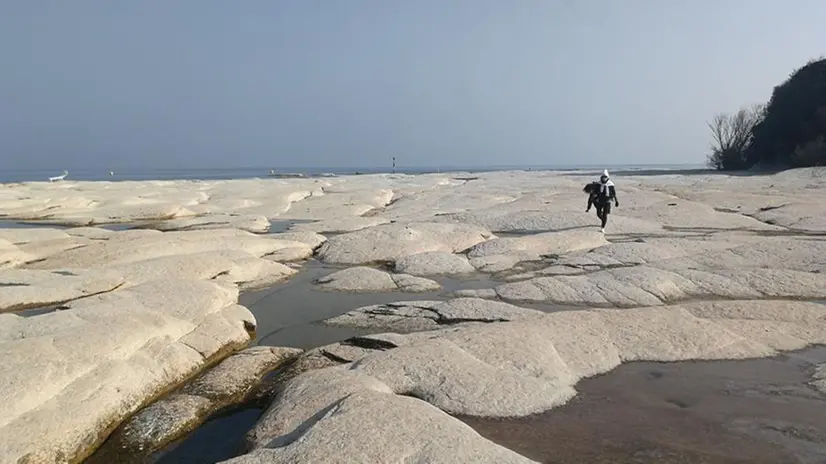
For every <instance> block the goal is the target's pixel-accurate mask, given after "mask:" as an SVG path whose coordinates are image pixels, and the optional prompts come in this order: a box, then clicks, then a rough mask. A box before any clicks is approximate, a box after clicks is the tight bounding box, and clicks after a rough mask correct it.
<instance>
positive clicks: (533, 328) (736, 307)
mask: <svg viewBox="0 0 826 464" xmlns="http://www.w3.org/2000/svg"><path fill="white" fill-rule="evenodd" d="M392 339H393V344H394V345H396V346H398V347H397V348H391V349H385V350H372V351H370V352H369V353H367V354H366V355H364V356H362V357H359V358H358V359H357V361H355V362H352V363H348V364H343V365H341V366H338V367H331V368H327V369H321V370H314V371H310V372H307V373H304V374H301V375H299V376H298V377H295V378H293V379H292V380H290V381H288V382H287V384H286V385H285V386H284V388H283V391H282V394H281V395H280V396H279V397H278V398H277V399H276V400H275V402H274V403H273V405H272V406H271V407H270V409H269V410H268V411H267V412H266V413H265V414H264V416H262V418H261V420H260V422H259V423H258V425H256V427H255V428H254V429H253V430H252V431H251V432H250V434H249V441H250V443H251V445H252V446H253V447H254V450H253V452H252V453H251V454H249V455H246V456H242V457H240V458H237V459H236V460H233V461H230V462H264V461H263V459H269V460H270V461H267V462H292V461H294V460H296V459H299V460H301V459H304V458H305V457H306V459H310V460H312V459H313V458H314V457H316V456H322V455H333V456H348V457H349V456H354V455H359V456H362V455H361V454H357V453H365V452H369V453H376V454H375V456H381V460H383V461H396V460H401V459H405V458H407V457H409V456H410V455H411V452H412V453H414V454H413V455H415V456H418V457H421V456H427V459H428V460H445V462H448V460H450V462H457V461H458V462H462V461H466V460H468V461H470V460H473V459H475V460H484V459H493V460H497V459H498V460H507V459H510V458H509V457H507V456H503V455H501V454H499V453H500V451H499V450H498V448H490V445H491V444H490V443H488V444H487V445H483V444H482V443H475V446H474V448H475V449H478V450H480V452H481V454H476V455H473V458H472V459H465V458H464V457H463V454H462V453H463V451H462V452H459V453H458V454H457V452H456V451H455V449H454V450H442V449H441V448H434V447H427V448H424V449H422V448H420V446H419V445H416V443H420V441H419V440H422V441H421V442H425V441H426V442H430V441H432V440H434V439H435V438H434V437H433V436H432V435H431V434H430V431H432V430H435V429H438V430H440V431H441V433H440V434H439V435H438V436H439V437H440V439H448V440H450V441H454V440H455V441H456V442H459V443H463V442H465V441H466V440H474V441H475V440H477V436H476V435H475V433H470V432H469V431H466V430H465V429H462V428H453V426H452V425H449V424H454V423H455V422H458V421H457V420H456V419H453V418H452V417H449V416H439V415H438V414H441V411H439V410H442V411H445V412H448V413H451V414H456V415H470V416H487V417H514V416H524V415H529V414H534V413H539V412H543V411H546V410H548V409H550V408H553V407H556V406H559V405H562V404H565V403H566V402H567V401H568V400H569V399H570V398H571V397H573V396H574V395H575V394H576V391H575V390H574V386H575V385H576V383H577V382H578V381H579V380H580V379H582V378H584V377H592V376H594V375H597V374H600V373H604V372H607V371H610V370H611V369H613V368H614V367H616V366H618V365H619V364H620V363H622V362H628V361H680V360H690V359H745V358H753V357H766V356H771V355H774V354H776V353H777V352H778V351H779V350H795V349H800V348H803V347H805V346H807V345H810V344H821V343H823V342H824V341H826V306H824V305H821V304H816V303H804V302H792V301H760V302H741V301H731V302H706V303H692V304H685V305H678V306H671V307H665V308H663V307H654V308H635V309H627V310H585V311H563V312H556V313H549V314H544V315H541V316H539V317H536V318H533V317H532V318H530V319H526V320H518V321H514V322H504V323H498V324H478V325H471V326H465V327H462V326H459V327H456V328H452V329H443V330H439V331H432V332H420V333H415V334H410V335H393V336H392ZM394 394H395V395H401V397H400V396H394ZM361 396H363V397H365V400H364V402H365V405H366V406H365V408H364V409H363V410H362V409H359V412H356V410H349V411H348V413H347V414H354V415H357V416H358V420H356V419H355V418H353V419H352V420H348V421H347V425H346V427H343V426H342V427H338V426H336V425H334V424H335V422H334V421H335V418H336V417H338V416H339V413H338V411H339V408H340V407H341V406H342V405H343V404H344V403H345V402H347V401H349V400H352V399H353V398H355V397H361ZM409 396H413V397H415V398H418V399H419V400H422V401H419V400H415V399H411V398H406V397H409ZM396 399H399V400H403V401H404V402H405V403H406V404H407V403H409V405H408V406H407V407H405V408H404V409H405V410H406V411H407V412H406V413H405V414H404V415H401V416H400V415H398V413H397V410H396V408H394V407H393V406H391V405H392V404H394V402H395V401H396ZM414 404H415V405H418V406H414ZM367 405H372V406H373V407H367ZM414 407H415V408H421V412H419V411H418V410H417V412H416V413H415V414H412V413H411V408H414ZM430 408H432V409H430ZM425 410H431V411H433V414H435V416H432V417H433V419H432V420H431V425H430V427H428V428H427V429H426V430H423V429H422V428H420V427H419V425H418V424H419V422H418V420H419V419H418V418H419V417H422V415H423V414H425V413H424V411H425ZM439 418H440V419H439ZM391 420H392V426H390V425H389V424H390V422H391ZM454 421H455V422H454ZM435 424H438V426H437V425H435ZM445 431H447V432H445ZM345 436H346V437H348V440H346V441H342V440H341V437H345ZM333 437H335V438H336V439H335V440H333ZM363 439H369V440H370V443H371V446H366V445H364V444H363V443H361V442H360V441H359V440H363ZM333 443H335V445H333ZM342 443H345V444H344V445H342ZM399 443H405V444H411V443H412V444H413V445H411V446H412V447H411V446H408V447H404V448H399V445H398V444H399ZM342 446H344V448H342ZM350 446H353V448H352V449H350ZM333 447H335V451H333ZM459 449H462V448H459ZM425 450H426V451H425ZM425 452H427V453H428V454H426V455H423V454H419V453H425ZM322 453H324V454H322ZM351 453H355V454H351ZM365 456H366V457H365V458H364V459H367V460H370V459H371V458H370V456H373V454H370V455H369V456H367V455H365ZM423 459H424V458H423Z"/></svg>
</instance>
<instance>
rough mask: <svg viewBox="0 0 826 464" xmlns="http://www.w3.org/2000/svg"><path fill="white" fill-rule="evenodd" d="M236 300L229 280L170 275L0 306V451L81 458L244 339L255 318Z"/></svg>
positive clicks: (21, 458)
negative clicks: (22, 308) (21, 309)
mask: <svg viewBox="0 0 826 464" xmlns="http://www.w3.org/2000/svg"><path fill="white" fill-rule="evenodd" d="M237 299H238V289H237V287H235V286H234V285H230V284H220V283H215V282H205V281H194V280H172V279H170V280H155V281H152V282H148V283H146V284H142V285H138V286H134V287H132V288H129V289H124V290H119V291H116V292H111V293H104V294H100V295H96V296H90V297H87V298H83V299H81V300H77V301H74V302H70V303H67V304H66V305H65V306H66V309H65V310H61V311H53V312H48V313H44V314H38V315H34V316H30V317H21V316H19V315H16V314H13V313H5V314H0V377H1V378H3V382H2V383H0V398H3V399H4V404H5V406H4V409H3V411H4V414H3V416H2V417H0V456H2V457H3V460H4V461H8V462H65V461H70V462H78V461H82V460H83V458H84V457H85V456H88V454H89V453H91V451H92V450H94V448H95V447H96V446H97V445H99V444H100V441H101V440H102V439H103V438H104V437H105V435H106V433H107V432H108V431H109V430H111V429H112V428H113V427H114V426H116V425H117V424H118V423H120V422H121V421H122V420H123V419H125V418H126V417H128V416H130V415H132V414H133V413H134V412H135V411H136V410H137V409H139V408H140V407H142V406H143V405H144V404H146V403H147V402H150V401H152V400H153V399H155V398H156V397H157V396H158V395H160V394H161V393H163V392H164V391H165V390H167V389H168V388H170V387H171V386H174V385H176V384H178V383H180V382H182V381H184V380H185V379H187V378H188V377H189V376H191V375H192V374H194V373H196V372H197V371H198V370H200V369H201V368H202V367H203V366H204V365H206V364H208V363H209V362H211V361H212V360H214V359H216V358H220V357H223V356H225V355H226V354H228V353H229V352H231V351H233V350H236V349H239V348H241V347H243V346H244V345H245V344H246V343H248V342H249V340H250V339H251V332H252V331H254V328H255V318H254V317H253V316H252V314H251V313H250V312H249V311H248V310H247V309H246V308H244V307H241V306H238V305H236V304H235V302H236V301H237ZM35 387H36V388H35ZM67 431H68V432H67ZM32 437H37V440H33V439H32Z"/></svg>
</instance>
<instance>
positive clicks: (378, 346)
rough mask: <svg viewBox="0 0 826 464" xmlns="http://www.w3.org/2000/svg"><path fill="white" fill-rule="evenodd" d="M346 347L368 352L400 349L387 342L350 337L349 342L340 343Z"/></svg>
mask: <svg viewBox="0 0 826 464" xmlns="http://www.w3.org/2000/svg"><path fill="white" fill-rule="evenodd" d="M339 343H340V344H342V345H346V346H355V347H357V348H364V349H367V350H381V351H384V350H390V349H393V348H398V347H399V346H398V345H396V344H395V343H393V342H390V341H387V340H379V339H375V338H370V337H350V338H348V339H347V340H344V341H342V342H339Z"/></svg>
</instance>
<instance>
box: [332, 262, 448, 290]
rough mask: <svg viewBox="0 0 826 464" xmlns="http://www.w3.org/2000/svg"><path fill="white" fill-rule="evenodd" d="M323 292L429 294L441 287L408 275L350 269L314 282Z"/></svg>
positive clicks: (359, 267)
mask: <svg viewBox="0 0 826 464" xmlns="http://www.w3.org/2000/svg"><path fill="white" fill-rule="evenodd" d="M316 284H317V285H318V286H319V287H320V288H322V289H324V290H337V291H349V292H390V291H401V292H430V291H435V290H439V289H440V288H441V285H439V283H438V282H435V281H433V280H430V279H425V278H423V277H416V276H412V275H408V274H391V273H389V272H385V271H381V270H378V269H374V268H372V267H364V266H358V267H351V268H348V269H343V270H341V271H337V272H333V273H332V274H329V275H326V276H324V277H322V278H320V279H318V281H317V282H316Z"/></svg>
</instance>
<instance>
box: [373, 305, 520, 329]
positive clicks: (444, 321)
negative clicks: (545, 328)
mask: <svg viewBox="0 0 826 464" xmlns="http://www.w3.org/2000/svg"><path fill="white" fill-rule="evenodd" d="M383 306H391V305H390V304H388V305H383ZM391 307H397V308H403V307H410V308H415V309H420V310H422V311H427V312H429V313H433V315H434V316H435V317H432V318H431V317H427V316H424V315H409V314H398V313H395V312H393V311H391V310H389V309H386V310H382V308H377V309H368V310H364V311H363V312H364V314H371V315H375V316H393V317H403V318H408V319H430V320H431V321H433V322H435V323H436V324H437V325H456V324H465V323H471V322H480V323H485V324H489V323H496V322H510V321H511V319H506V318H462V317H454V318H451V317H448V316H445V315H443V314H441V313H440V312H439V311H437V310H435V309H432V308H425V307H422V306H416V305H401V306H391Z"/></svg>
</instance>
